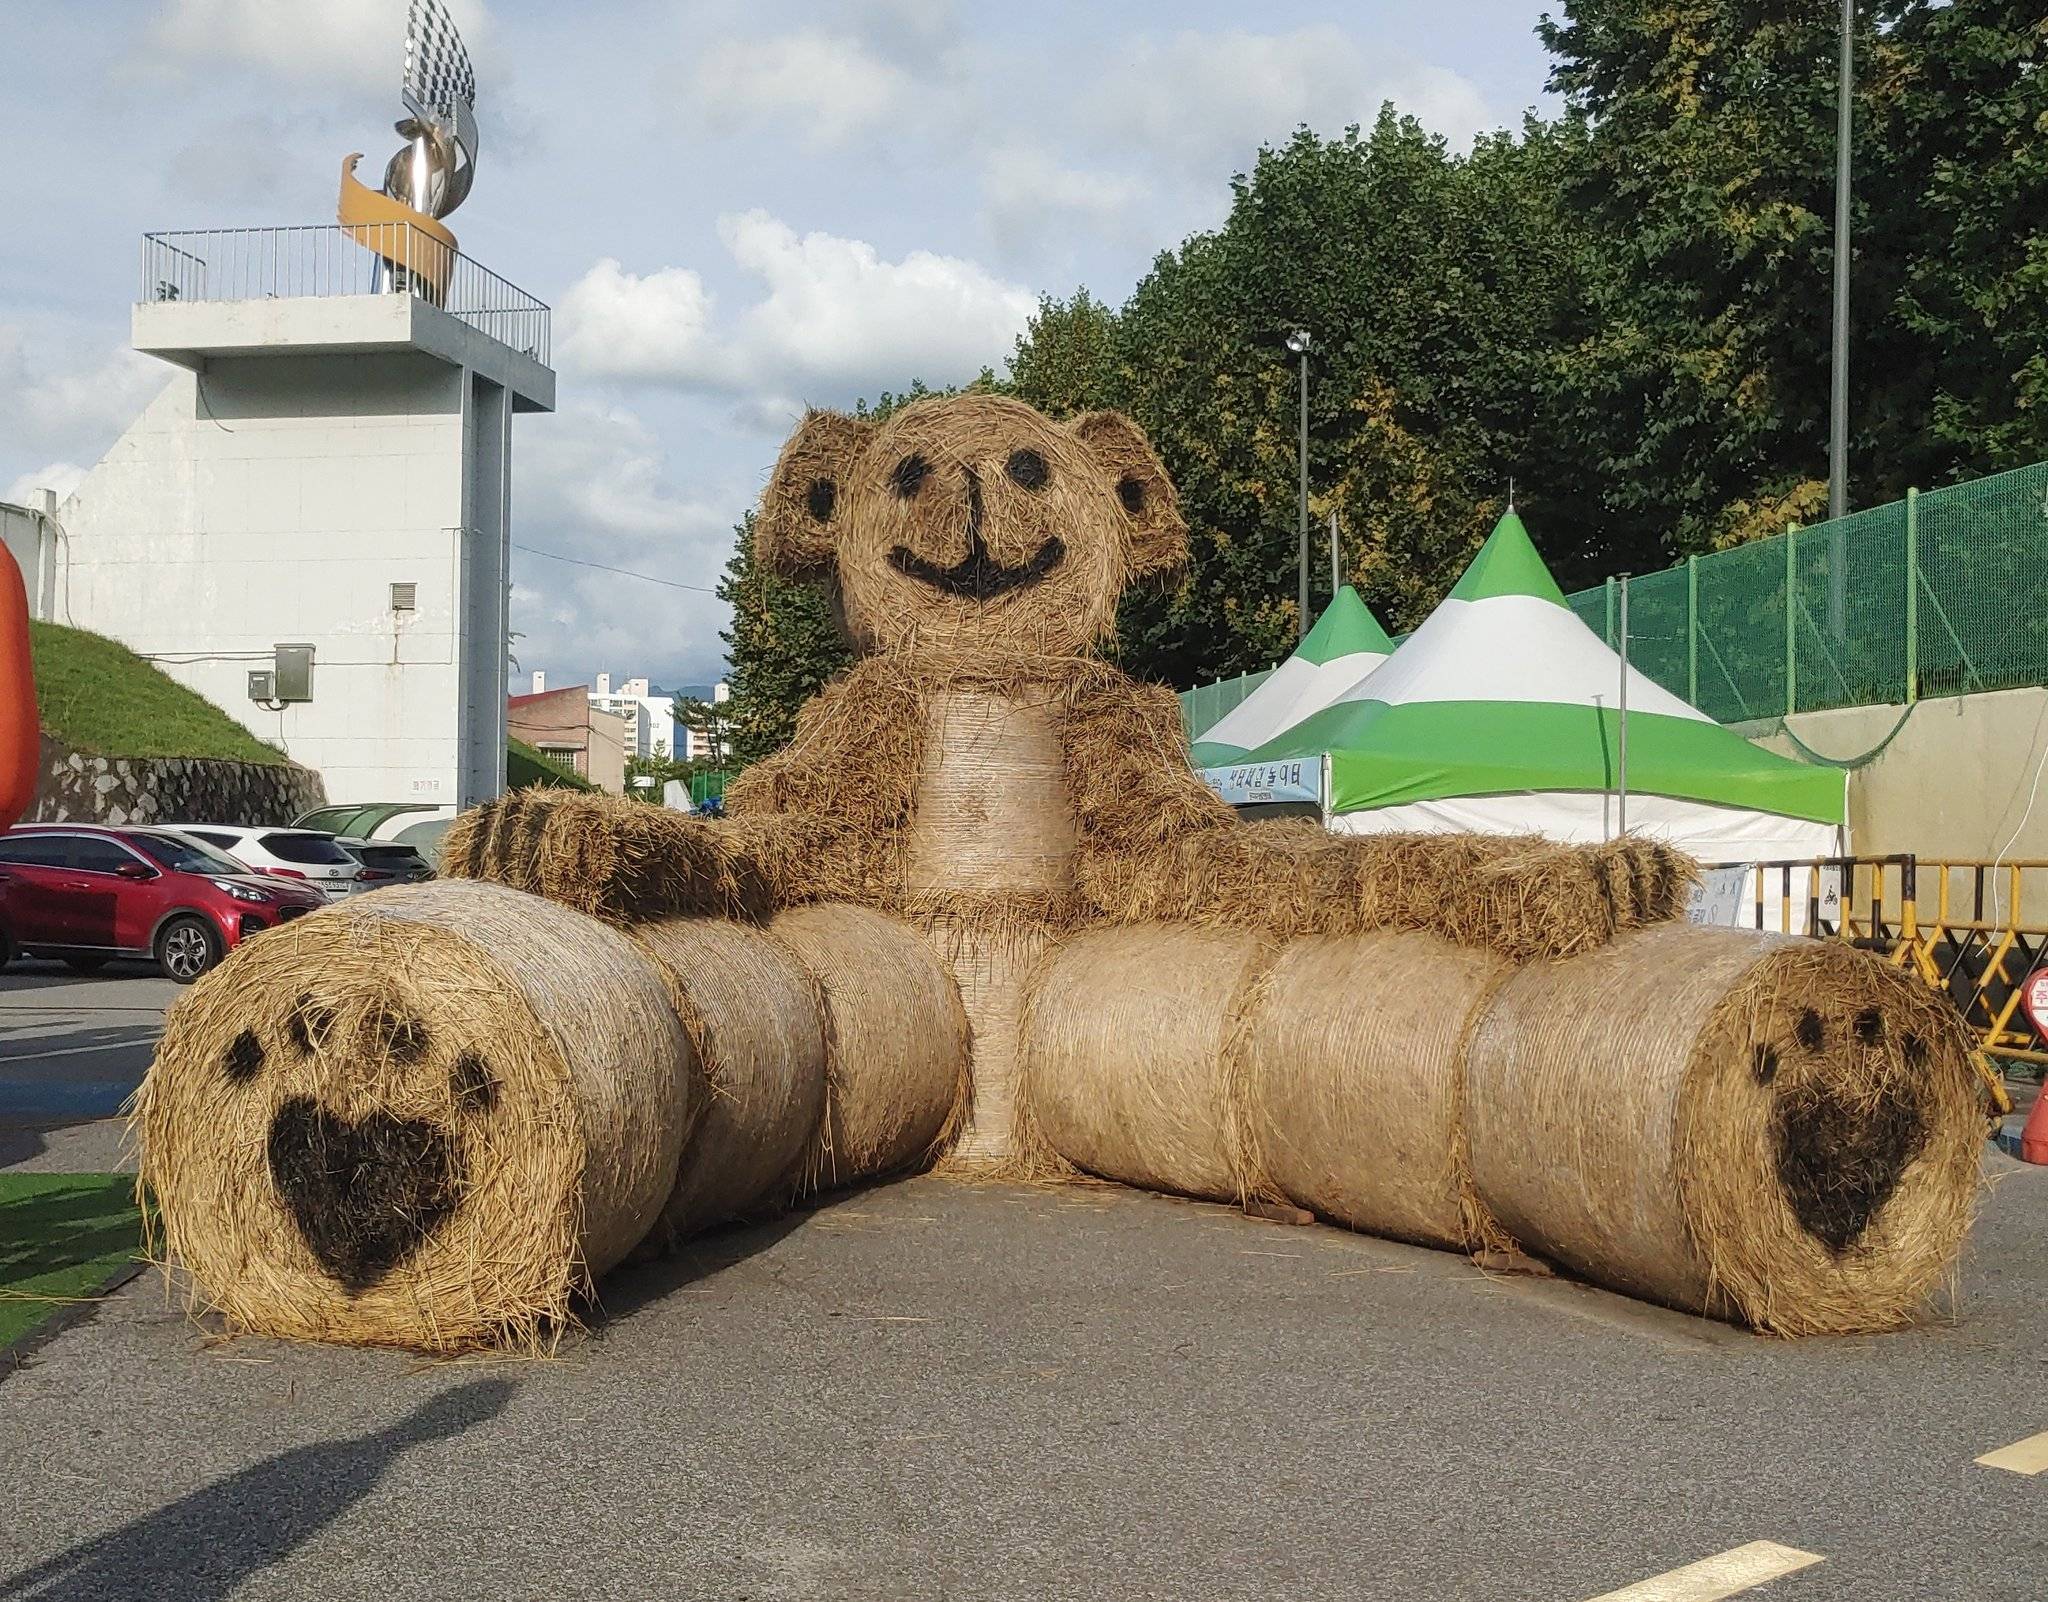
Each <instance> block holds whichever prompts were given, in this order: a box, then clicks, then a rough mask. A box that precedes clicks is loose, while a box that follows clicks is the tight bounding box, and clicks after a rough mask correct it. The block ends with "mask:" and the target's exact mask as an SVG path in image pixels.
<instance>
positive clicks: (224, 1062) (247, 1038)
mask: <svg viewBox="0 0 2048 1602" xmlns="http://www.w3.org/2000/svg"><path fill="white" fill-rule="evenodd" d="M220 1069H221V1072H222V1073H224V1074H226V1075H227V1076H228V1078H230V1079H232V1080H233V1081H234V1082H235V1083H236V1084H238V1085H246V1084H247V1083H248V1082H249V1081H250V1080H252V1079H254V1078H255V1077H256V1076H257V1075H258V1074H260V1073H261V1072H263V1042H262V1041H260V1040H258V1039H257V1038H256V1031H255V1030H253V1029H244V1030H243V1031H242V1032H241V1033H240V1034H239V1035H237V1036H235V1038H234V1039H233V1040H230V1041H229V1042H228V1049H227V1050H226V1051H224V1052H222V1053H221V1058H220Z"/></svg>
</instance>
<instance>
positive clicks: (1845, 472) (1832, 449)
mask: <svg viewBox="0 0 2048 1602" xmlns="http://www.w3.org/2000/svg"><path fill="white" fill-rule="evenodd" d="M1855 91H1856V0H1842V39H1841V68H1840V72H1839V74H1838V77H1837V80H1836V85H1835V330H1834V351H1833V363H1832V371H1831V372H1830V374H1829V385H1828V520H1829V521H1830V522H1831V523H1833V524H1834V525H1835V526H1834V527H1833V528H1831V529H1830V530H1829V531H1828V631H1829V632H1830V633H1831V634H1833V635H1834V636H1835V637H1836V638H1837V639H1839V638H1840V637H1841V635H1842V632H1843V629H1844V628H1845V627H1846V625H1847V612H1848V601H1849V591H1848V574H1847V573H1846V572H1845V571H1844V568H1845V566H1846V565H1847V557H1848V549H1847V541H1846V540H1845V539H1844V538H1843V535H1842V530H1841V526H1840V522H1839V520H1840V519H1841V518H1844V517H1846V516H1848V513H1849V135H1850V130H1851V128H1852V126H1853V124H1854V114H1855Z"/></svg>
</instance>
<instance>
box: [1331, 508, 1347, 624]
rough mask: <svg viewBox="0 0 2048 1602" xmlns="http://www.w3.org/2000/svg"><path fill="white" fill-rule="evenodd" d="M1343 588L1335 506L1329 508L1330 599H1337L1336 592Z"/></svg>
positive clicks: (1342, 569) (1342, 566)
mask: <svg viewBox="0 0 2048 1602" xmlns="http://www.w3.org/2000/svg"><path fill="white" fill-rule="evenodd" d="M1342 588H1344V565H1343V562H1342V560H1341V559H1340V558H1339V557H1338V555H1337V508H1336V507H1334V506H1333V507H1331V508H1330V599H1331V600H1333V601H1334V600H1336V599H1337V592H1338V591H1339V590H1341V589H1342Z"/></svg>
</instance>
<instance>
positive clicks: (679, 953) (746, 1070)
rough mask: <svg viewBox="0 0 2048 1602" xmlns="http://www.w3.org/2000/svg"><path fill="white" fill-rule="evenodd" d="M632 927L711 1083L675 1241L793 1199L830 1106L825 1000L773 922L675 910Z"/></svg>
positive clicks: (677, 1205) (664, 1231) (674, 1202)
mask: <svg viewBox="0 0 2048 1602" xmlns="http://www.w3.org/2000/svg"><path fill="white" fill-rule="evenodd" d="M633 934H634V936H635V937H636V938H637V939H638V940H639V941H640V943H641V944H642V945H644V946H645V947H646V948H647V950H648V952H649V953H650V954H651V955H652V956H653V957H654V959H655V961H656V962H658V963H659V964H660V965H661V967H662V969H663V971H664V972H665V973H666V974H667V976H668V978H669V980H670V983H671V985H672V986H673V988H674V991H675V995H676V1001H677V1011H678V1013H679V1014H680V1016H681V1018H682V1021H683V1027H684V1029H685V1030H687V1031H688V1033H689V1036H690V1043H691V1044H692V1045H693V1046H694V1047H695V1048H696V1052H697V1058H698V1061H699V1062H701V1063H702V1064H703V1066H704V1078H705V1081H706V1083H707V1085H708V1086H709V1088H710V1099H709V1105H708V1106H707V1108H706V1110H705V1114H704V1117H703V1119H702V1120H701V1121H700V1122H699V1123H698V1125H697V1130H696V1133H695V1134H694V1135H692V1136H691V1137H690V1142H689V1145H688V1146H686V1147H685V1148H684V1150H683V1157H682V1164H681V1166H680V1168H679V1170H678V1172H677V1175H676V1187H675V1190H674V1192H673V1193H672V1194H671V1195H670V1196H669V1198H668V1203H667V1205H666V1206H665V1207H664V1208H663V1209H662V1216H661V1229H660V1231H659V1233H660V1234H661V1235H662V1236H663V1237H664V1243H666V1244H672V1243H674V1242H675V1241H678V1240H681V1239H683V1238H684V1237H686V1236H689V1235H694V1234H696V1233H697V1232H698V1231H699V1230H701V1229H706V1228H709V1227H710V1226H711V1225H713V1224H720V1223H725V1222H727V1221H728V1220H731V1219H734V1218H739V1217H742V1216H745V1215H747V1214H749V1213H752V1212H757V1211H772V1210H775V1209H778V1208H780V1207H782V1206H784V1205H785V1204H787V1203H788V1201H789V1200H790V1198H791V1195H792V1193H793V1191H794V1189H795V1186H796V1183H797V1178H798V1169H799V1166H800V1162H799V1160H800V1159H801V1158H802V1157H803V1155H804V1153H805V1152H806V1151H808V1150H809V1149H810V1145H811V1142H812V1140H813V1139H814V1138H815V1136H816V1134H817V1131H818V1125H819V1120H820V1119H821V1118H822V1116H823V1114H824V1107H825V1023H824V998H823V997H822V995H820V993H819V990H818V984H817V981H816V980H815V979H813V978H812V977H811V973H810V970H809V969H808V968H806V967H805V966H804V965H803V963H802V962H801V961H800V960H799V959H798V958H797V956H796V954H795V953H794V952H793V951H791V950H790V949H789V948H788V947H787V946H785V945H784V944H783V943H782V942H781V941H780V940H778V939H776V937H775V936H774V935H772V934H770V933H768V931H766V930H765V929H759V928H755V927H754V926H752V925H750V924H743V923H730V922H727V921H726V920H724V919H722V918H673V919H670V920H668V921H666V922H663V923H650V924H642V925H640V926H639V927H638V928H636V929H635V930H634V931H633Z"/></svg>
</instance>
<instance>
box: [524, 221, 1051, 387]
mask: <svg viewBox="0 0 2048 1602" xmlns="http://www.w3.org/2000/svg"><path fill="white" fill-rule="evenodd" d="M718 232H719V238H720V239H721V240H722V241H723V242H724V244H725V247H726V250H727V252H728V253H729V255H730V256H731V258H732V263H733V265H734V266H735V267H736V268H737V269H738V270H739V271H740V272H741V273H743V274H744V275H746V277H747V278H749V279H750V280H752V281H753V282H754V283H755V284H756V285H758V287H759V291H760V293H759V295H758V297H757V298H756V299H755V300H754V301H753V302H752V303H751V304H749V305H747V306H746V307H745V308H744V309H742V310H740V311H739V312H738V313H737V314H736V315H735V316H733V317H732V318H731V319H730V320H727V321H720V320H718V319H716V318H715V317H714V316H713V312H714V309H715V308H714V305H713V302H712V300H711V297H710V296H709V294H708V293H707V292H706V290H705V288H704V283H703V279H702V278H701V277H700V276H699V275H698V274H697V273H696V272H694V271H692V270H690V269H688V268H682V267H664V268H661V269H659V270H658V271H655V272H651V273H647V274H645V275H641V274H635V273H631V272H628V271H626V270H625V269H624V268H622V267H621V266H620V265H619V263H618V262H616V261H614V260H612V259H610V258H606V259H605V260H602V261H600V262H598V263H597V264H596V265H595V266H593V267H592V268H591V269H590V270H589V271H588V272H586V273H585V274H584V275H583V277H582V278H580V279H578V280H577V281H576V283H575V284H573V285H572V286H570V289H569V291H568V293H567V294H566V295H564V296H563V297H562V304H561V308H560V313H559V318H560V324H559V326H560V329H561V337H560V340H559V342H558V345H557V352H558V355H559V357H560V360H561V363H562V365H563V367H564V369H565V370H568V371H570V372H572V373H580V374H582V375H584V376H589V377H597V378H613V379H622V380H629V381H643V382H656V383H662V384H668V385H672V386H675V387H677V388H680V389H688V390H699V391H709V392H713V393H718V394H724V395H730V396H734V397H738V398H740V399H741V400H742V402H743V406H742V413H741V415H743V416H749V417H757V418H758V417H760V416H762V415H763V414H764V413H765V414H767V415H775V416H781V415H786V413H787V411H788V410H790V409H793V408H794V406H795V404H796V403H795V401H794V400H792V399H791V397H797V396H801V397H804V398H807V399H821V400H830V399H844V398H850V397H851V396H852V395H854V394H858V393H873V392H874V391H875V390H878V389H882V388H890V387H900V386H902V385H903V384H906V383H908V382H909V381H910V380H911V379H913V378H922V379H923V380H925V381H926V382H927V383H930V384H934V385H937V384H947V383H955V382H961V381H964V380H966V379H970V378H972V377H973V376H974V375H975V374H976V373H978V372H979V371H980V370H981V369H982V368H983V367H984V366H999V365H1001V363H1002V362H1003V361H1004V360H1006V359H1007V358H1008V356H1009V354H1010V351H1011V348H1012V345H1013V343H1014V342H1015V340H1016V337H1017V335H1018V334H1019V333H1020V332H1022V331H1023V328H1024V325H1025V323H1026V322H1027V321H1028V320H1029V318H1030V316H1031V313H1032V311H1033V309H1034V308H1035V307H1036V305H1037V300H1036V297H1035V296H1034V295H1033V294H1032V293H1031V291H1030V290H1028V289H1026V288H1025V287H1023V286H1022V285H1020V284H1012V283H1006V282H1004V281H1003V280H1002V279H999V278H997V277H996V276H995V275H994V274H992V273H990V272H988V271H987V270H986V269H985V268H983V267H981V266H979V265H977V264H976V263H974V262H972V261H968V260H966V259H964V258H962V257H959V256H944V255H939V254H937V253H935V252H932V251H925V250H917V251H912V252H910V253H909V254H908V255H906V256H904V257H903V258H902V259H900V260H897V261H889V260H886V259H884V258H883V257H882V255H881V254H880V253H879V252H878V251H877V250H876V249H875V248H874V247H873V246H872V245H870V244H867V243H865V242H864V241H862V240H858V239H846V238H842V237H840V236H838V235H836V234H826V233H811V234H802V235H800V234H798V233H797V232H796V231H795V230H794V229H793V228H791V227H790V226H789V225H788V224H786V223H783V222H781V221H779V220H777V219H776V218H774V217H771V216H769V215H768V214H767V213H766V212H762V211H750V212H745V213H741V214H739V215H736V216H727V217H723V218H721V219H719V225H718Z"/></svg>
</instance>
